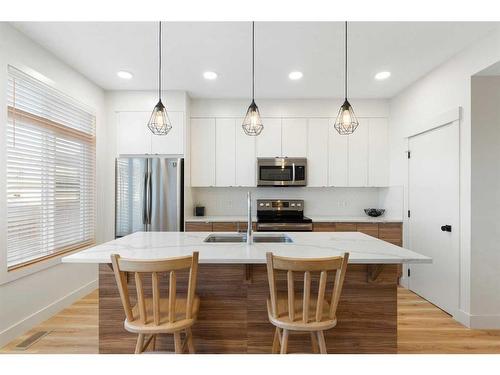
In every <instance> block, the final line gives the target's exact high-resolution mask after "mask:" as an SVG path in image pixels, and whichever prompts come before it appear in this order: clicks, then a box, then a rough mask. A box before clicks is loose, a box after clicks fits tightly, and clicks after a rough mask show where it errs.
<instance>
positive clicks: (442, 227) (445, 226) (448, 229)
mask: <svg viewBox="0 0 500 375" xmlns="http://www.w3.org/2000/svg"><path fill="white" fill-rule="evenodd" d="M441 230H442V231H443V232H451V225H443V226H441Z"/></svg>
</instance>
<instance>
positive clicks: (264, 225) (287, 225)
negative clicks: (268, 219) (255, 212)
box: [257, 223, 312, 229]
mask: <svg viewBox="0 0 500 375" xmlns="http://www.w3.org/2000/svg"><path fill="white" fill-rule="evenodd" d="M257 228H262V229H267V228H305V229H310V228H312V223H257Z"/></svg>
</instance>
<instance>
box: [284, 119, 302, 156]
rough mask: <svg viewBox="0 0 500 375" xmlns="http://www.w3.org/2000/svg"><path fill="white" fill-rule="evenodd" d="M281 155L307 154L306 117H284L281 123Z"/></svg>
mask: <svg viewBox="0 0 500 375" xmlns="http://www.w3.org/2000/svg"><path fill="white" fill-rule="evenodd" d="M281 155H282V156H287V157H290V158H291V157H306V156H307V119H301V118H284V119H283V120H282V123H281Z"/></svg>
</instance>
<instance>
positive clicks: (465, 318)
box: [453, 309, 471, 328]
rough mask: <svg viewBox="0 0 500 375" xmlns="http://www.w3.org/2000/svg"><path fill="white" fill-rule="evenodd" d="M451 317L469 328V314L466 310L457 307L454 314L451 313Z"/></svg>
mask: <svg viewBox="0 0 500 375" xmlns="http://www.w3.org/2000/svg"><path fill="white" fill-rule="evenodd" d="M453 319H455V320H456V321H457V322H459V323H460V324H462V325H464V326H466V327H469V328H470V320H471V316H470V314H469V313H468V312H465V311H463V310H460V309H457V310H456V311H455V315H453Z"/></svg>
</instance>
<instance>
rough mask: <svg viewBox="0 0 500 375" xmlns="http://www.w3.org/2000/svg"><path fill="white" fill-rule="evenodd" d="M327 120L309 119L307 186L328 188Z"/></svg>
mask: <svg viewBox="0 0 500 375" xmlns="http://www.w3.org/2000/svg"><path fill="white" fill-rule="evenodd" d="M328 126H329V120H328V119H310V120H309V124H308V127H307V186H320V187H321V186H328Z"/></svg>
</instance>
